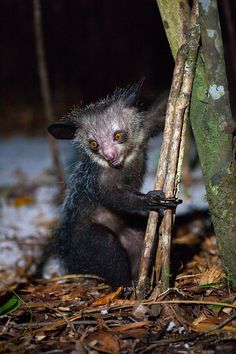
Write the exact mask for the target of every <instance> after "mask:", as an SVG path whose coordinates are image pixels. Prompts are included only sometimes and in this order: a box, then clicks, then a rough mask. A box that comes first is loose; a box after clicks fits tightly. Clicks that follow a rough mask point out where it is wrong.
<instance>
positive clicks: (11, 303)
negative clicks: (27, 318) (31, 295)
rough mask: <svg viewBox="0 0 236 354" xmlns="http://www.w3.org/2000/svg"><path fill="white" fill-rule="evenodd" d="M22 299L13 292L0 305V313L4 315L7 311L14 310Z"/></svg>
mask: <svg viewBox="0 0 236 354" xmlns="http://www.w3.org/2000/svg"><path fill="white" fill-rule="evenodd" d="M22 303H23V301H21V300H20V298H18V297H17V296H16V295H15V294H14V295H13V296H12V297H11V298H10V299H9V300H7V301H6V302H5V303H4V304H3V305H0V314H1V315H5V314H7V313H10V312H13V311H16V310H17V309H18V308H19V307H20V306H21V304H22Z"/></svg>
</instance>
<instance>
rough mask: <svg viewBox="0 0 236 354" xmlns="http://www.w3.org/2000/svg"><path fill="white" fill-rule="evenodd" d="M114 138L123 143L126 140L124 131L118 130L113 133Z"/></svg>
mask: <svg viewBox="0 0 236 354" xmlns="http://www.w3.org/2000/svg"><path fill="white" fill-rule="evenodd" d="M114 140H116V141H118V142H120V143H123V142H124V141H125V140H126V134H125V132H124V131H118V132H116V133H115V134H114Z"/></svg>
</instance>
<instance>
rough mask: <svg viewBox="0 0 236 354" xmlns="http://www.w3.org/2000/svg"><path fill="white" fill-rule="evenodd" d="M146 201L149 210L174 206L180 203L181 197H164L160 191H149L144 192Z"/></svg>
mask: <svg viewBox="0 0 236 354" xmlns="http://www.w3.org/2000/svg"><path fill="white" fill-rule="evenodd" d="M146 201H147V203H148V206H149V207H150V209H151V210H158V209H160V208H175V207H176V206H177V205H178V204H180V203H182V200H181V199H177V198H175V197H172V198H165V194H164V193H163V192H162V191H158V190H156V191H150V192H148V193H147V194H146Z"/></svg>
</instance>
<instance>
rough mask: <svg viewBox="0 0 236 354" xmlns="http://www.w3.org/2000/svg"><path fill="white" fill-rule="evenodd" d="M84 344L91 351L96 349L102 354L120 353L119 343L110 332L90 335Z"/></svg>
mask: <svg viewBox="0 0 236 354" xmlns="http://www.w3.org/2000/svg"><path fill="white" fill-rule="evenodd" d="M86 343H87V345H88V346H89V347H90V348H91V349H95V350H96V349H97V350H98V351H102V352H103V353H112V354H118V353H119V352H120V343H119V341H118V340H117V339H116V338H115V336H114V335H113V334H112V333H110V332H105V331H100V332H96V333H91V334H90V335H89V336H88V337H87V338H86Z"/></svg>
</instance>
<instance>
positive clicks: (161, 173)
mask: <svg viewBox="0 0 236 354" xmlns="http://www.w3.org/2000/svg"><path fill="white" fill-rule="evenodd" d="M185 58H186V47H185V46H183V47H181V49H180V50H179V52H178V54H177V57H176V65H175V69H174V74H173V80H172V85H171V90H170V95H169V99H168V105H167V112H166V122H165V129H164V136H163V143H162V147H161V153H160V161H159V164H158V168H157V173H156V180H155V187H154V189H156V190H163V188H164V183H165V176H166V173H167V160H168V154H169V147H170V142H171V140H172V116H173V113H174V107H175V103H176V99H177V97H178V93H179V90H180V83H181V81H180V80H178V78H179V76H182V75H183V67H184V62H185ZM157 222H158V213H157V212H155V211H152V212H150V214H149V218H148V224H147V230H146V234H145V240H144V246H143V253H142V258H141V263H140V270H139V279H138V284H137V296H138V298H144V296H145V294H147V292H148V288H149V284H148V282H149V281H148V271H149V267H150V262H151V258H152V245H153V243H154V240H155V235H156V227H157ZM159 258H160V257H159V255H158V259H159Z"/></svg>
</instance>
